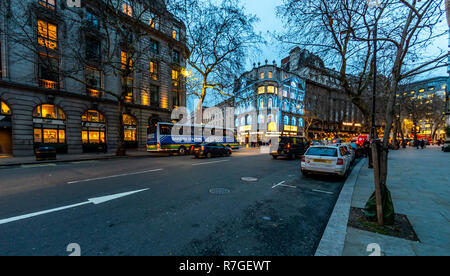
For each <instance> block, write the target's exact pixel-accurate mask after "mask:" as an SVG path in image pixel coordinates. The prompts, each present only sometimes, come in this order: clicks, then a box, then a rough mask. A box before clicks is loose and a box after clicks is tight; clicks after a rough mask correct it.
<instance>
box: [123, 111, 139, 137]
mask: <svg viewBox="0 0 450 276" xmlns="http://www.w3.org/2000/svg"><path fill="white" fill-rule="evenodd" d="M122 120H123V127H124V140H125V141H126V142H136V141H137V135H136V134H137V121H136V118H135V117H134V116H132V115H129V114H123V117H122Z"/></svg>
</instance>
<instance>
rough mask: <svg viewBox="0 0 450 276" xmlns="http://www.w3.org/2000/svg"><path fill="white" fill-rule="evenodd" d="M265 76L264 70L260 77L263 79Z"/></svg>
mask: <svg viewBox="0 0 450 276" xmlns="http://www.w3.org/2000/svg"><path fill="white" fill-rule="evenodd" d="M264 77H265V75H264V72H262V73H261V76H260V78H261V79H262V80H263V79H264Z"/></svg>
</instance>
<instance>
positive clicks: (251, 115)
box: [220, 61, 305, 144]
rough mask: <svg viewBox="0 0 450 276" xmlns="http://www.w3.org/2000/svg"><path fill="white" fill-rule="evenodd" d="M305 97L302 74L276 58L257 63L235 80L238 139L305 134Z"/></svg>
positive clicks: (266, 138)
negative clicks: (280, 64) (281, 64)
mask: <svg viewBox="0 0 450 276" xmlns="http://www.w3.org/2000/svg"><path fill="white" fill-rule="evenodd" d="M304 98H305V82H304V80H302V79H301V78H299V76H297V75H296V74H293V73H290V72H288V71H286V70H284V69H282V68H280V67H278V66H277V64H276V62H275V61H274V62H273V64H268V62H267V61H266V64H264V65H261V64H258V66H257V65H256V64H254V68H253V69H252V70H251V71H249V72H246V73H244V74H242V75H241V77H240V78H239V79H238V80H236V84H235V94H234V100H233V101H232V102H233V104H234V108H235V127H236V130H237V140H238V141H239V142H240V143H245V144H248V143H249V142H257V143H268V142H269V141H270V139H271V138H272V137H274V136H280V135H283V136H303V115H304ZM220 106H222V107H223V104H221V105H220Z"/></svg>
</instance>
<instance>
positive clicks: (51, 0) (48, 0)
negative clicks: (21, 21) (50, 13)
mask: <svg viewBox="0 0 450 276" xmlns="http://www.w3.org/2000/svg"><path fill="white" fill-rule="evenodd" d="M38 3H39V5H41V6H43V7H46V8H49V9H51V10H54V9H55V8H56V4H55V0H38Z"/></svg>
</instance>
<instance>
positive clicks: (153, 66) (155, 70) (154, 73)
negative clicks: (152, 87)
mask: <svg viewBox="0 0 450 276" xmlns="http://www.w3.org/2000/svg"><path fill="white" fill-rule="evenodd" d="M158 74H159V63H158V62H156V61H150V77H151V78H152V79H153V80H158V78H159V77H158Z"/></svg>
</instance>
